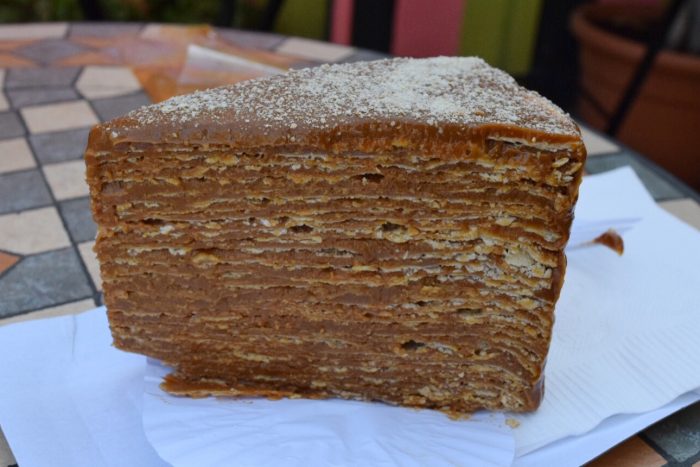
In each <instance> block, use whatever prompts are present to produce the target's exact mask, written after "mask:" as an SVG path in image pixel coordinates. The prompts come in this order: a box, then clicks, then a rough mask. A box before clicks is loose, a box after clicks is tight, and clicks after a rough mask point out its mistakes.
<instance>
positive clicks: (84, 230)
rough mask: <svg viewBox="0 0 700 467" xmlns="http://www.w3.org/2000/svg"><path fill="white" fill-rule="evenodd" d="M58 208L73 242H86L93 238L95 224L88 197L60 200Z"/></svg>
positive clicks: (95, 229)
mask: <svg viewBox="0 0 700 467" xmlns="http://www.w3.org/2000/svg"><path fill="white" fill-rule="evenodd" d="M59 210H60V212H61V217H63V220H64V221H65V223H66V227H67V228H68V233H69V234H70V236H71V238H72V239H73V241H74V242H86V241H88V240H94V239H95V235H96V234H97V225H95V222H94V221H93V220H92V213H91V212H90V199H89V198H87V197H86V198H75V199H70V200H67V201H61V202H60V203H59Z"/></svg>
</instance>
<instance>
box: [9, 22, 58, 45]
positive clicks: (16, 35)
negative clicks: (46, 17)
mask: <svg viewBox="0 0 700 467" xmlns="http://www.w3.org/2000/svg"><path fill="white" fill-rule="evenodd" d="M67 30H68V25H67V24H66V23H34V24H8V25H0V40H4V41H7V40H9V41H17V40H22V39H46V38H50V37H63V36H65V35H66V31H67Z"/></svg>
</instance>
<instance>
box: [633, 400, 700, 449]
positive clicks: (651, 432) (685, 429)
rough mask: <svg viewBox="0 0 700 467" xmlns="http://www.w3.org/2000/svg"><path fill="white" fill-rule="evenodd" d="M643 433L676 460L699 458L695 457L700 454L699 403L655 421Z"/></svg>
mask: <svg viewBox="0 0 700 467" xmlns="http://www.w3.org/2000/svg"><path fill="white" fill-rule="evenodd" d="M644 434H645V435H646V437H647V438H648V439H649V440H651V441H652V442H653V443H655V444H656V445H657V446H658V447H660V448H661V449H663V450H664V451H665V452H666V453H668V454H669V455H670V456H671V458H672V460H674V461H676V462H685V461H688V460H689V459H692V460H694V461H697V460H699V459H695V458H696V457H698V456H699V455H700V403H696V404H694V405H692V406H690V407H688V408H687V409H685V410H682V411H681V412H678V413H675V414H673V415H671V416H669V417H668V418H666V419H664V420H662V421H660V422H658V423H656V424H655V425H653V426H652V427H650V428H648V429H647V430H645V432H644Z"/></svg>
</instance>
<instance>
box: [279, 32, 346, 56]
mask: <svg viewBox="0 0 700 467" xmlns="http://www.w3.org/2000/svg"><path fill="white" fill-rule="evenodd" d="M354 51H355V49H353V48H352V47H347V46H344V45H338V44H329V43H325V42H318V41H313V40H309V39H302V38H298V37H292V38H290V39H287V40H286V41H284V42H283V43H282V44H280V45H279V46H278V47H277V52H278V53H281V54H285V55H293V56H295V57H300V58H305V59H309V60H317V61H319V62H339V61H341V60H343V59H344V58H347V57H349V56H351V55H352V54H353V52H354Z"/></svg>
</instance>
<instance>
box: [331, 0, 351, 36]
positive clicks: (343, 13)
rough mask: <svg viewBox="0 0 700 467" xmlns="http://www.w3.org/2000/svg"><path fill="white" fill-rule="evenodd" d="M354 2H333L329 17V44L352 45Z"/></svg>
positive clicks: (345, 0) (337, 0) (336, 0)
mask: <svg viewBox="0 0 700 467" xmlns="http://www.w3.org/2000/svg"><path fill="white" fill-rule="evenodd" d="M354 9H355V1H354V0H335V1H334V2H333V12H332V16H331V42H335V43H336V44H343V45H352V20H353V11H354Z"/></svg>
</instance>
